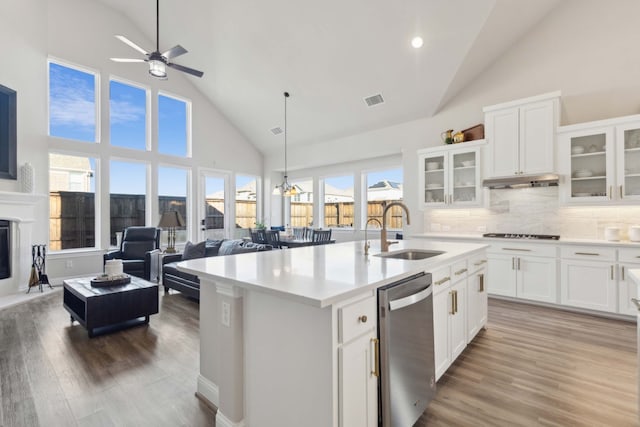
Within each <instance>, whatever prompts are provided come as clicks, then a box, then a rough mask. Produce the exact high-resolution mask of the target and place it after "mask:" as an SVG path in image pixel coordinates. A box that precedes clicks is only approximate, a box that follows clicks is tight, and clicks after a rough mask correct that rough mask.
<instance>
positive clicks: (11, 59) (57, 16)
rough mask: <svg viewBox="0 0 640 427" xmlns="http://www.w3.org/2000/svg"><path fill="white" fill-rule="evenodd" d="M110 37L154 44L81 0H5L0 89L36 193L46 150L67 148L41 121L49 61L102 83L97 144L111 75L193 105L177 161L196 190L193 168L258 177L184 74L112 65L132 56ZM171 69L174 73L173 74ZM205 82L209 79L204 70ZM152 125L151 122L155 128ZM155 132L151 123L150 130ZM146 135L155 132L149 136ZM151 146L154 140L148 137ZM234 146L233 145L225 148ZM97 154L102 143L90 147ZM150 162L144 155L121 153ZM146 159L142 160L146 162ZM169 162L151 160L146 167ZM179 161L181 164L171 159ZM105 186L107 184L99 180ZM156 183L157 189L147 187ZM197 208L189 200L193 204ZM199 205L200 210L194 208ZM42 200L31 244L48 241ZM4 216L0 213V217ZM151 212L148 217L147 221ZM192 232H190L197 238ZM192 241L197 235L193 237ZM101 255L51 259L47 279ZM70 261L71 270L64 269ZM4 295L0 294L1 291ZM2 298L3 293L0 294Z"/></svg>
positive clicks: (249, 157)
mask: <svg viewBox="0 0 640 427" xmlns="http://www.w3.org/2000/svg"><path fill="white" fill-rule="evenodd" d="M114 34H125V35H127V37H129V38H130V39H132V40H135V41H136V42H138V43H139V44H141V45H143V46H153V45H154V42H153V41H152V40H149V39H147V38H146V37H144V36H143V35H142V34H141V33H140V32H139V31H138V30H137V28H136V27H135V25H133V24H132V23H131V21H130V20H129V19H128V18H127V17H125V16H123V15H121V14H120V13H118V12H115V11H114V10H113V9H111V8H109V7H107V6H106V5H105V4H103V3H102V2H98V1H86V0H20V1H11V2H9V1H7V2H3V5H2V12H1V13H0V40H1V41H0V45H1V47H2V49H1V51H2V55H3V56H2V63H3V66H2V67H0V84H2V85H5V86H8V87H10V88H12V89H14V90H16V91H17V93H18V167H20V165H22V164H24V163H25V162H27V161H28V162H31V163H32V164H33V166H34V167H35V169H36V182H35V192H36V193H40V194H46V193H48V154H47V153H48V150H49V149H52V148H53V149H61V148H64V147H70V148H71V149H73V144H71V145H65V144H64V142H63V141H59V140H56V139H54V138H49V137H48V136H47V134H48V123H47V57H48V56H49V55H50V56H52V57H54V58H58V59H60V60H63V61H68V62H71V63H75V64H77V65H80V66H84V67H88V68H91V69H94V70H96V71H98V72H99V73H100V78H101V97H102V102H101V110H102V111H101V117H102V123H103V125H104V126H103V129H102V132H101V135H102V140H103V141H105V142H106V141H108V131H109V130H108V121H107V118H108V114H109V112H108V96H107V95H108V86H109V83H108V81H109V77H110V76H115V77H120V78H124V79H127V80H130V81H133V82H138V83H140V84H143V85H146V86H149V87H150V88H151V90H152V94H153V95H156V94H157V91H158V90H163V91H166V92H168V93H171V94H175V95H178V96H181V97H184V98H187V99H190V100H191V101H192V105H193V130H192V139H193V159H191V160H185V161H183V162H182V163H181V164H183V165H185V166H190V167H191V168H192V170H193V176H192V184H193V187H194V190H195V189H196V185H195V183H196V179H197V175H198V174H197V171H198V170H199V168H210V169H219V170H223V171H230V172H234V173H244V174H250V175H258V176H261V175H262V166H263V157H262V154H261V153H260V152H259V151H257V150H256V149H255V148H254V147H253V145H252V144H251V143H249V142H248V141H247V140H246V139H245V138H244V137H243V136H242V134H241V133H240V132H239V131H238V130H237V129H236V128H235V127H233V126H232V125H231V124H230V123H229V122H228V121H227V120H226V119H225V118H224V117H223V116H222V115H221V114H220V112H219V111H218V110H217V109H216V108H215V107H214V106H213V104H212V103H211V102H210V101H209V100H207V99H206V98H204V97H203V96H202V95H201V94H200V92H198V91H197V90H196V89H195V87H194V86H193V85H192V84H191V82H190V79H191V78H192V77H190V76H184V75H182V73H179V72H176V71H173V70H169V79H168V80H166V81H159V80H155V79H151V78H150V77H149V75H148V73H147V68H146V66H145V65H144V64H118V63H114V62H111V61H110V60H109V57H112V56H130V57H135V55H136V52H135V51H134V50H133V49H130V48H128V47H127V46H126V45H124V44H123V43H121V42H120V41H118V40H116V39H115V37H114ZM172 71H173V72H172ZM206 71H207V70H205V76H204V78H205V79H206V78H211V77H210V76H208V74H207V73H206ZM155 123H156V122H155V121H154V122H153V124H154V125H155ZM152 129H155V126H152ZM152 134H155V132H153V131H152ZM154 143H155V140H154ZM85 147H86V145H85ZM231 147H232V148H231ZM90 150H94V152H95V154H96V155H99V154H100V153H101V152H103V151H104V150H103V149H102V148H101V146H100V144H95V145H94V146H92V147H91V148H90ZM127 155H129V156H130V157H134V158H135V157H136V156H137V157H140V158H145V159H146V160H149V155H148V154H146V155H145V153H142V154H139V155H136V154H127ZM145 156H146V157H145ZM166 161H167V158H166V157H164V158H163V157H161V156H152V158H151V159H150V162H151V166H152V170H155V168H157V166H158V165H159V164H163V163H166ZM176 163H180V161H178V162H176ZM102 182H103V184H104V183H108V179H106V178H104V179H103V180H102ZM153 185H155V184H153ZM2 191H9V192H18V191H20V186H19V183H18V182H17V181H10V180H0V192H2ZM0 197H2V196H1V194H0ZM107 201H108V192H105V195H104V197H103V200H102V208H101V211H100V214H101V215H102V221H103V223H104V222H105V221H106V222H108V215H109V209H108V203H107ZM194 203H195V202H194ZM197 206H199V205H197ZM48 213H49V212H48V203H45V204H44V206H42V209H40V211H39V215H38V218H37V221H36V225H35V229H34V242H35V243H46V242H48V233H49V228H48ZM1 216H2V212H0V217H1ZM155 216H157V213H156V214H155V215H154V218H153V220H154V221H155V220H157V218H155ZM198 220H199V215H198V212H197V209H196V205H195V204H194V205H193V206H191V216H190V222H191V224H196V223H197V221H198ZM195 230H197V227H195V226H194V227H193V231H194V234H195ZM101 237H102V242H103V243H102V246H103V247H106V246H108V231H106V230H103V232H102V235H101ZM192 237H194V238H195V236H192ZM101 258H102V251H97V252H95V253H93V254H90V256H89V257H87V256H86V254H84V255H77V256H74V255H73V254H68V253H67V254H65V255H64V258H58V257H56V256H55V255H51V256H50V261H49V262H48V263H47V270H48V271H47V272H48V273H49V276H50V277H53V278H61V277H65V276H71V275H78V274H90V273H95V272H96V270H97V268H99V269H101V268H102V260H101ZM66 260H72V261H73V262H72V264H73V268H72V269H69V268H65V266H66V265H67V264H66ZM0 291H2V290H0ZM0 293H3V292H0Z"/></svg>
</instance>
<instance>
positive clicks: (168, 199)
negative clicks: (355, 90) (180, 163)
mask: <svg viewBox="0 0 640 427" xmlns="http://www.w3.org/2000/svg"><path fill="white" fill-rule="evenodd" d="M188 178H189V174H188V173H187V170H186V169H178V168H169V167H162V166H161V167H159V168H158V211H159V212H158V213H159V214H160V215H162V214H163V213H164V212H168V211H177V212H179V213H180V215H182V218H183V219H184V224H185V226H184V227H176V243H184V242H186V241H187V221H188V216H187V188H188V187H187V184H188ZM161 239H162V241H163V243H164V244H166V243H167V231H166V230H162V236H161Z"/></svg>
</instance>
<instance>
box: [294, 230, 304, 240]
mask: <svg viewBox="0 0 640 427" xmlns="http://www.w3.org/2000/svg"><path fill="white" fill-rule="evenodd" d="M305 228H306V227H293V238H294V239H296V240H304V235H305V232H306V230H305Z"/></svg>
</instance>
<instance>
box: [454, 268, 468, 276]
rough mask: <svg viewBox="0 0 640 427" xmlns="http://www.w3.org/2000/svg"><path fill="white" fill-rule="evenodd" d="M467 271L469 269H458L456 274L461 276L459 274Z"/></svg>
mask: <svg viewBox="0 0 640 427" xmlns="http://www.w3.org/2000/svg"><path fill="white" fill-rule="evenodd" d="M466 272H467V269H466V268H463V269H462V270H458V271H456V272H455V275H456V276H459V275H461V274H462V273H466Z"/></svg>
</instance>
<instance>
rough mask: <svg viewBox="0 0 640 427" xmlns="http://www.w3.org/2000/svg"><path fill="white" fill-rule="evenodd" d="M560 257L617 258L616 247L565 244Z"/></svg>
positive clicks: (594, 259) (600, 259)
mask: <svg viewBox="0 0 640 427" xmlns="http://www.w3.org/2000/svg"><path fill="white" fill-rule="evenodd" d="M560 257H562V258H566V259H584V260H591V261H609V262H614V261H615V260H616V249H615V248H605V247H600V246H563V247H561V248H560Z"/></svg>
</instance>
